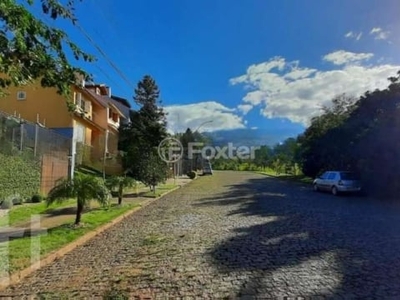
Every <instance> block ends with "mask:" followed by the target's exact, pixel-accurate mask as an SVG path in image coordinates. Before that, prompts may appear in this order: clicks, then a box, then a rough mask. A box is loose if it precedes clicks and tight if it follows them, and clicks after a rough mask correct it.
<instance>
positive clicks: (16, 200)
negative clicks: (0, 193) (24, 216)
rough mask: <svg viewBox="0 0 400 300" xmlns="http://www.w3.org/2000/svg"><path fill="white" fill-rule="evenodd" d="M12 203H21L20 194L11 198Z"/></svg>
mask: <svg viewBox="0 0 400 300" xmlns="http://www.w3.org/2000/svg"><path fill="white" fill-rule="evenodd" d="M12 203H13V205H21V204H22V198H21V197H20V196H14V197H13V198H12Z"/></svg>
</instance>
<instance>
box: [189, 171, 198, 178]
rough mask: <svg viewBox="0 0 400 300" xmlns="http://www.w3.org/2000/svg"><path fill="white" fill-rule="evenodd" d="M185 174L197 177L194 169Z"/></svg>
mask: <svg viewBox="0 0 400 300" xmlns="http://www.w3.org/2000/svg"><path fill="white" fill-rule="evenodd" d="M187 176H188V177H189V178H190V179H195V178H196V177H197V173H196V172H195V171H190V172H189V173H187Z"/></svg>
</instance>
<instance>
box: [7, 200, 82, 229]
mask: <svg viewBox="0 0 400 300" xmlns="http://www.w3.org/2000/svg"><path fill="white" fill-rule="evenodd" d="M75 203H76V200H73V199H71V200H68V201H64V202H62V203H57V204H53V205H52V206H51V207H47V206H46V203H45V202H42V203H24V204H23V205H15V206H13V207H12V208H11V210H10V211H9V212H8V216H5V217H1V218H0V227H4V226H13V225H15V224H18V223H22V222H28V221H29V220H30V218H31V216H33V215H38V214H45V213H47V212H51V211H52V210H54V209H57V208H63V207H69V206H74V205H75Z"/></svg>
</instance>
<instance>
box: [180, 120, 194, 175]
mask: <svg viewBox="0 0 400 300" xmlns="http://www.w3.org/2000/svg"><path fill="white" fill-rule="evenodd" d="M179 140H180V142H181V144H182V147H183V157H182V159H183V163H184V164H183V173H185V174H186V173H188V172H190V171H192V169H193V167H194V166H193V161H194V159H193V157H192V158H191V159H190V158H189V146H190V143H194V142H195V141H196V138H195V135H194V134H193V132H192V130H191V129H190V128H188V129H186V131H185V132H184V133H183V134H182V135H181V136H180V138H179ZM192 155H193V154H192ZM193 156H194V155H193Z"/></svg>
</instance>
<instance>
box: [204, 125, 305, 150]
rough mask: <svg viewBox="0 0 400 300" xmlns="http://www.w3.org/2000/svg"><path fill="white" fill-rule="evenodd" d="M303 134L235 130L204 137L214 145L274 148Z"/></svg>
mask: <svg viewBox="0 0 400 300" xmlns="http://www.w3.org/2000/svg"><path fill="white" fill-rule="evenodd" d="M300 133H301V132H293V129H292V128H291V129H290V130H287V132H285V130H282V129H281V128H279V130H276V129H272V128H271V129H234V130H219V131H213V132H204V133H202V134H203V135H205V136H207V137H209V138H210V139H212V141H213V144H214V145H227V144H228V143H233V145H234V146H248V147H251V146H262V145H268V146H274V145H276V144H278V143H280V142H283V141H284V140H285V139H287V138H290V137H296V136H297V135H298V134H300Z"/></svg>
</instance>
